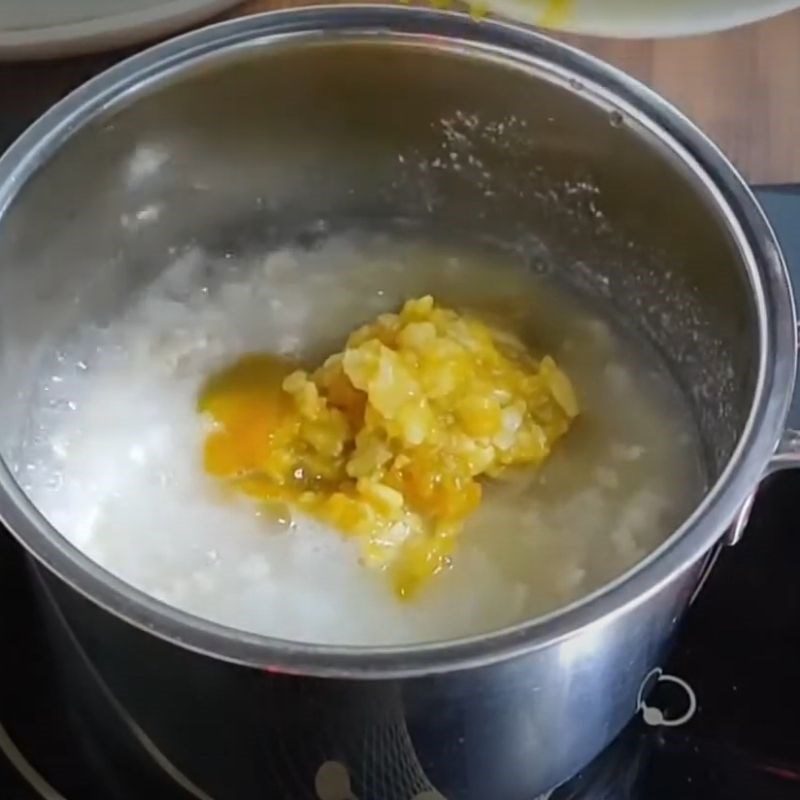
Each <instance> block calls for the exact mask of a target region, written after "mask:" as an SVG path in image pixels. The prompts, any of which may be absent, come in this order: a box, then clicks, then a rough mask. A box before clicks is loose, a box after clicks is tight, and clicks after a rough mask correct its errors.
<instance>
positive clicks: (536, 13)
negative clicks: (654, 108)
mask: <svg viewBox="0 0 800 800" xmlns="http://www.w3.org/2000/svg"><path fill="white" fill-rule="evenodd" d="M485 4H486V6H487V7H488V8H490V9H491V11H492V12H493V13H494V14H497V15H498V16H504V17H508V18H511V19H516V20H519V21H521V22H528V23H532V24H537V25H544V26H546V27H551V28H558V29H559V30H565V31H571V32H573V33H587V34H594V35H598V36H611V37H619V38H623V37H624V38H643V37H663V36H687V35H691V34H697V33H708V32H709V31H716V30H723V29H725V28H733V27H735V26H737V25H744V24H745V23H748V22H754V21H755V20H758V19H763V18H765V17H770V16H773V15H775V14H779V13H781V12H782V11H788V10H789V9H792V8H797V7H798V6H800V0H485ZM799 46H800V45H799Z"/></svg>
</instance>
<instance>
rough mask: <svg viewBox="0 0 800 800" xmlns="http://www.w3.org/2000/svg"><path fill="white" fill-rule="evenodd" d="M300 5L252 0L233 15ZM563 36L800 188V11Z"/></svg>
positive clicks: (771, 175)
mask: <svg viewBox="0 0 800 800" xmlns="http://www.w3.org/2000/svg"><path fill="white" fill-rule="evenodd" d="M643 2H648V0H643ZM299 5H303V2H302V1H301V0H250V2H246V3H244V5H243V6H241V7H240V8H238V9H237V10H236V11H235V12H234V13H233V14H231V16H236V15H243V14H248V13H254V12H257V11H266V10H270V9H276V8H288V7H291V6H299ZM562 38H564V39H565V40H567V41H569V42H570V43H572V44H575V45H576V46H578V47H581V48H583V49H584V50H588V51H589V52H591V53H594V54H595V55H597V56H599V57H600V58H603V59H605V60H607V61H610V62H611V63H613V64H616V65H617V66H619V67H621V68H622V69H624V70H625V71H626V72H628V73H630V74H632V75H635V76H636V77H637V78H639V79H640V80H643V81H644V82H645V83H648V84H649V85H650V86H652V87H653V88H654V89H655V90H656V91H658V92H660V93H661V94H663V95H664V96H665V97H667V98H668V99H669V100H671V101H672V102H673V103H674V104H675V105H677V106H678V107H679V108H680V109H681V110H682V111H684V113H686V114H687V115H688V116H689V117H691V118H692V119H693V120H694V121H695V122H696V123H697V124H698V125H699V126H700V127H701V128H703V130H704V131H705V132H706V133H708V134H709V135H710V136H711V138H712V139H714V140H715V141H716V142H717V144H718V145H720V147H721V148H722V149H723V150H724V151H725V152H726V153H727V154H728V156H729V157H730V158H731V159H732V160H733V161H734V163H735V164H736V165H737V166H738V167H739V169H740V170H742V172H743V173H744V175H745V177H747V178H748V179H749V180H750V181H751V182H753V183H795V182H796V183H800V10H799V11H794V12H790V13H788V14H784V15H782V16H779V17H776V18H774V19H771V20H767V21H766V22H761V23H758V24H755V25H749V26H747V27H744V28H739V29H736V30H733V31H727V32H725V33H720V34H714V35H711V36H698V37H693V38H687V39H672V40H657V41H649V40H648V41H613V40H608V39H592V38H589V37H578V36H569V37H567V36H565V37H562Z"/></svg>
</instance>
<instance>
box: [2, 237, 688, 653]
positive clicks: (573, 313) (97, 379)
mask: <svg viewBox="0 0 800 800" xmlns="http://www.w3.org/2000/svg"><path fill="white" fill-rule="evenodd" d="M470 253H471V254H468V253H465V252H460V251H459V250H458V249H457V248H447V247H444V246H443V247H440V248H434V247H432V246H430V245H425V244H422V243H414V242H404V243H401V242H399V241H397V240H394V239H391V238H388V237H381V236H372V237H366V236H359V235H355V234H353V235H349V236H339V237H331V238H329V239H327V240H326V241H325V242H323V243H322V244H320V245H318V246H315V247H314V248H311V249H306V248H302V247H290V248H286V249H283V250H280V251H276V252H272V253H270V254H269V255H267V256H266V257H263V256H262V257H260V258H248V259H244V258H243V259H210V258H209V257H208V256H206V255H204V254H203V253H201V252H197V251H194V252H189V253H186V254H184V255H183V256H182V257H181V258H180V259H178V260H177V261H176V262H175V263H174V264H172V265H171V266H169V268H168V269H166V270H165V271H164V273H163V274H162V275H161V277H160V278H159V279H158V281H156V282H155V283H154V284H152V285H151V286H150V287H149V288H148V289H147V291H146V292H144V293H143V294H141V295H139V296H138V297H137V298H135V301H134V302H133V303H132V305H131V306H130V307H129V308H128V310H127V311H126V312H125V313H124V314H123V315H122V316H120V317H118V318H117V319H115V320H114V321H113V323H111V324H110V325H108V326H107V327H103V328H98V327H91V328H87V329H85V330H82V331H80V332H79V335H77V336H76V338H75V339H74V341H72V342H71V343H70V344H69V346H68V347H66V348H64V349H63V350H62V352H61V353H60V354H59V357H58V359H57V361H56V363H55V365H54V366H51V367H50V368H49V370H48V372H47V377H46V378H45V379H44V380H43V382H42V385H41V386H40V389H39V393H38V401H37V403H35V404H34V407H35V409H36V410H35V411H34V412H33V417H32V419H31V426H30V430H31V434H30V435H29V437H28V440H27V441H26V442H25V447H24V448H23V452H24V453H25V458H24V460H23V461H21V463H22V464H24V466H20V467H18V478H19V480H20V482H21V483H22V484H23V486H24V488H25V490H26V491H27V492H28V493H29V494H30V496H31V498H32V499H33V501H34V502H35V503H36V504H37V505H38V506H39V508H40V509H41V510H42V511H43V512H44V513H45V515H46V516H47V517H48V518H49V519H50V521H51V522H52V523H53V524H54V525H55V526H56V527H57V528H58V529H59V530H60V531H62V532H63V534H64V535H65V536H66V537H68V538H69V540H70V541H72V542H73V543H74V544H75V546H76V547H78V548H79V549H81V550H82V551H83V552H84V553H86V554H87V555H88V556H89V557H90V558H92V559H94V560H95V561H97V562H98V563H99V564H101V565H102V566H103V567H105V568H106V569H108V570H109V571H111V572H113V573H115V574H116V575H118V576H119V577H120V578H122V579H124V580H125V581H128V582H129V583H131V584H133V585H134V586H136V587H138V588H139V589H142V590H143V591H145V592H147V593H149V594H151V595H153V596H155V597H157V598H159V599H161V600H163V601H165V602H167V603H169V604H171V605H174V606H176V607H178V608H181V609H184V610H186V611H189V612H191V613H193V614H196V615H198V616H201V617H206V618H208V619H211V620H214V621H216V622H220V623H224V624H226V625H230V626H233V627H237V628H241V629H245V630H248V631H255V632H259V633H263V634H268V635H271V636H277V637H281V638H286V639H293V640H300V641H307V642H320V643H337V644H351V645H378V644H397V643H407V642H421V641H426V640H433V639H447V638H453V637H458V636H463V635H468V634H473V633H478V632H482V631H486V630H488V629H492V628H497V627H501V626H505V625H508V624H511V623H514V622H518V621H520V620H523V619H526V618H530V617H534V616H536V615H539V614H542V613H546V612H548V611H551V610H553V609H555V608H557V607H560V606H562V605H564V604H567V603H569V602H570V601H573V600H575V599H576V598H579V597H580V596H582V595H585V594H586V593H588V592H590V591H592V590H594V589H597V588H598V587H600V586H602V585H603V584H605V583H607V582H608V581H609V580H612V579H613V578H615V577H617V576H618V575H620V574H622V573H623V572H624V571H625V570H627V569H628V568H629V567H631V566H632V565H633V564H635V563H636V562H637V561H639V560H641V559H642V558H643V557H644V556H646V555H647V554H648V553H649V552H651V551H652V550H653V549H655V548H656V547H657V546H658V545H659V544H660V543H661V542H662V541H663V540H664V539H665V538H666V537H667V536H668V535H669V534H670V533H671V532H672V531H673V530H674V529H675V527H676V526H677V525H678V524H679V523H680V522H681V521H682V520H683V519H684V518H685V517H686V515H687V513H688V512H689V511H690V510H691V508H692V506H693V504H694V502H695V501H696V500H697V499H698V497H699V496H700V495H701V493H702V489H703V478H702V470H701V468H700V460H699V457H698V454H697V452H696V448H695V445H694V441H695V436H694V431H693V428H692V423H691V419H690V417H689V415H688V413H687V412H686V410H685V409H684V408H683V406H682V404H681V401H680V396H679V394H678V392H677V390H676V389H675V387H674V386H673V385H672V383H671V381H670V379H669V377H668V376H667V374H666V372H665V370H664V369H663V367H662V366H661V365H660V363H659V362H658V359H657V358H655V357H654V355H653V354H652V353H650V352H649V351H646V350H644V349H642V350H640V349H638V348H634V347H631V346H629V345H628V344H627V338H628V337H626V336H620V335H619V333H618V332H617V331H614V330H612V329H611V328H610V327H609V326H608V325H607V324H606V323H605V322H603V321H602V319H601V317H600V316H598V313H597V309H595V308H593V307H591V306H589V305H584V304H582V303H578V302H576V301H575V300H573V299H572V297H571V295H568V294H567V293H562V292H560V291H559V290H558V289H556V288H555V287H554V286H553V283H552V281H551V280H550V279H548V278H545V277H542V276H537V275H535V274H533V273H531V272H529V271H524V270H522V269H521V268H515V266H514V265H513V264H512V263H510V261H509V262H508V263H506V262H505V261H504V260H503V259H500V258H497V257H490V256H488V255H485V254H484V255H482V254H481V253H480V252H477V253H476V252H475V251H470ZM210 275H211V276H213V281H214V282H213V284H212V283H210V282H208V281H209V276H210ZM498 276H502V279H501V280H498ZM425 293H431V294H433V295H434V296H435V297H436V298H437V300H440V301H441V302H443V303H446V304H448V305H451V306H453V307H456V308H471V309H474V310H476V311H477V312H481V311H482V312H484V313H486V314H488V315H495V316H497V317H499V318H501V319H502V322H503V324H505V325H507V326H509V327H512V328H513V329H514V330H515V331H517V332H519V333H520V334H521V335H523V336H524V337H525V338H526V341H528V342H529V343H530V345H531V347H532V348H533V350H534V351H536V350H539V349H541V350H543V351H546V352H549V353H551V354H553V355H554V356H555V357H556V358H557V360H558V361H559V364H560V365H561V367H562V368H563V369H564V370H565V372H566V373H567V374H568V375H569V376H570V378H571V379H572V381H573V383H574V385H575V387H576V389H577V392H578V396H579V401H580V404H581V410H582V414H581V417H580V418H579V420H578V421H577V422H576V424H575V425H574V427H573V429H572V430H571V431H570V432H569V433H568V434H567V436H566V437H564V439H563V440H562V441H560V442H559V443H558V444H557V446H556V450H555V453H554V455H553V456H552V457H551V459H550V460H549V461H547V462H546V463H545V465H544V466H543V467H542V468H541V469H540V470H539V471H538V472H534V473H530V474H528V475H527V476H526V477H524V478H523V477H519V476H517V477H515V478H514V479H512V480H507V481H499V482H497V484H496V485H490V486H487V487H486V491H485V495H484V501H483V503H482V504H481V507H480V509H479V510H478V512H477V513H476V514H475V515H474V516H473V517H471V518H470V519H469V521H468V523H467V528H466V530H465V532H464V534H463V536H462V538H461V540H460V543H459V547H458V550H457V552H456V556H455V558H454V559H453V564H452V567H451V568H450V569H448V570H447V571H446V572H444V573H443V574H441V575H439V576H437V577H436V578H435V579H434V580H432V581H431V582H430V584H429V585H428V586H426V587H425V589H424V590H423V591H422V592H420V594H419V596H418V597H415V598H414V599H413V600H411V601H401V600H399V599H398V598H397V597H396V595H395V594H394V593H393V591H392V589H391V586H390V584H389V583H388V582H387V581H386V580H385V576H384V575H382V574H381V573H380V572H379V571H375V570H371V569H368V568H365V567H363V566H361V565H360V564H359V560H358V552H357V550H356V545H355V544H354V543H353V542H352V540H351V541H348V540H346V539H345V538H344V537H343V536H342V535H340V534H339V533H338V532H337V531H335V530H332V529H329V528H325V527H324V526H322V525H321V524H319V523H317V522H315V521H313V520H310V519H305V518H296V519H293V520H292V521H291V523H289V522H288V521H286V520H281V519H278V518H276V516H275V514H274V513H272V512H270V511H268V510H266V509H264V508H262V507H260V506H258V505H257V504H255V503H251V502H250V501H247V500H244V499H241V498H240V499H235V498H232V497H231V496H230V494H229V493H224V492H223V491H222V490H221V489H220V487H219V485H218V483H217V482H216V481H215V480H214V479H213V478H212V477H209V476H208V475H207V474H206V473H205V472H204V471H203V467H202V457H201V453H202V444H203V438H204V435H205V432H206V425H207V423H206V422H205V421H204V420H203V419H202V418H201V417H200V416H199V415H198V413H197V412H196V403H197V396H198V392H199V390H200V387H201V385H202V384H203V382H204V380H205V379H206V378H207V377H208V375H209V374H210V373H211V372H213V371H214V370H217V369H219V368H220V367H222V366H224V365H226V364H228V363H230V362H231V361H233V360H234V359H235V358H236V357H237V356H240V355H242V354H244V353H247V352H251V351H267V352H273V353H280V354H284V355H289V356H292V357H296V358H299V359H303V360H310V361H311V363H314V361H315V360H319V359H320V358H322V357H324V356H325V355H326V354H327V353H330V352H333V351H334V350H335V349H337V348H340V347H341V344H342V342H343V339H344V337H345V336H346V334H347V333H348V332H349V331H351V330H352V329H353V328H354V327H356V325H358V324H360V323H362V322H364V321H367V320H369V319H371V318H373V317H374V316H375V315H376V314H378V313H380V312H382V311H386V310H393V309H395V308H397V307H398V306H399V305H400V304H402V302H403V301H404V300H405V299H407V298H409V297H415V296H419V295H421V294H425Z"/></svg>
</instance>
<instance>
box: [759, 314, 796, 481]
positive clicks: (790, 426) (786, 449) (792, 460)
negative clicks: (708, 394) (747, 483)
mask: <svg viewBox="0 0 800 800" xmlns="http://www.w3.org/2000/svg"><path fill="white" fill-rule="evenodd" d="M797 353H798V357H800V324H798V327H797ZM798 467H800V380H798V381H797V383H796V384H795V387H794V397H792V405H791V407H790V409H789V416H788V418H787V420H786V430H785V431H784V432H783V436H781V439H780V441H779V442H778V445H777V447H776V448H775V453H774V454H773V456H772V458H771V459H770V461H769V464H768V465H767V470H766V475H765V477H767V476H769V475H772V474H773V473H775V472H781V471H782V470H785V469H796V468H798Z"/></svg>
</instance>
